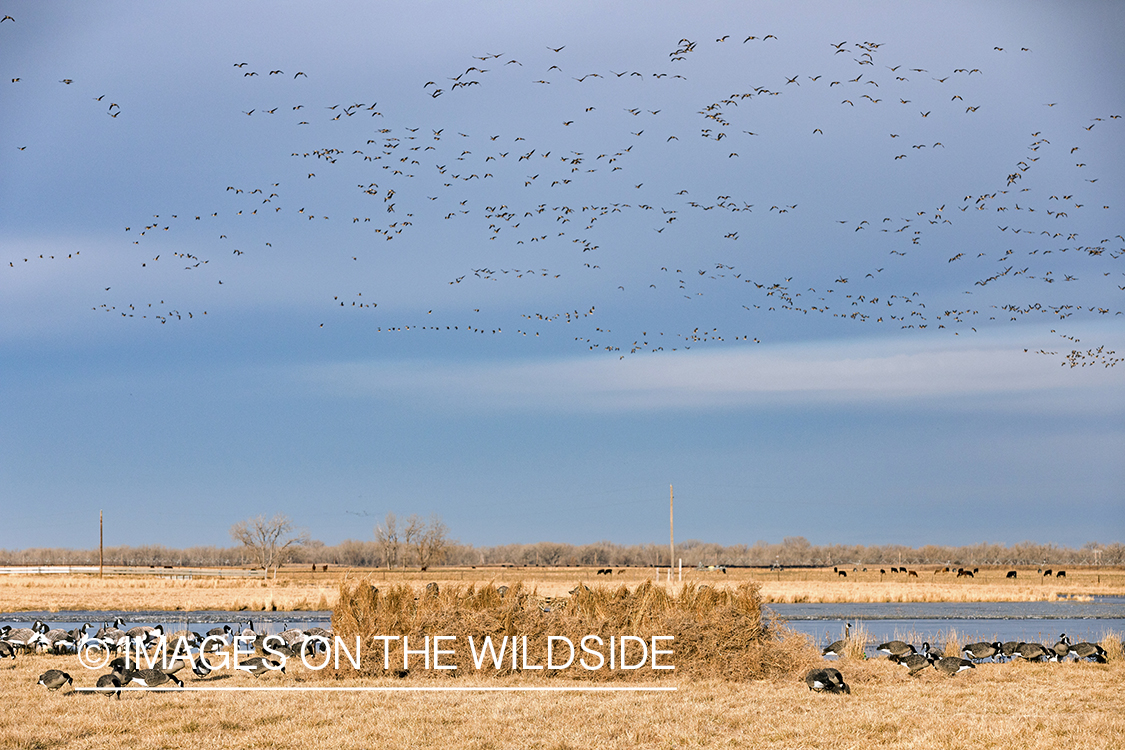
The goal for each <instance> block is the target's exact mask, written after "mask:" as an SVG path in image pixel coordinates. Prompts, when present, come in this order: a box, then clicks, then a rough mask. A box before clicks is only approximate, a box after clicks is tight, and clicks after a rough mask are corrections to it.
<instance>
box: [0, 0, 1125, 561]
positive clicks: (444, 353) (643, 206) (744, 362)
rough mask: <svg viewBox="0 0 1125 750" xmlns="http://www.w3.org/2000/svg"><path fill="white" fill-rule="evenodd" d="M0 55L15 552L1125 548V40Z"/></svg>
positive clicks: (432, 24)
mask: <svg viewBox="0 0 1125 750" xmlns="http://www.w3.org/2000/svg"><path fill="white" fill-rule="evenodd" d="M0 15H10V16H11V17H12V20H8V21H4V22H2V23H0V398H2V399H3V404H4V409H3V417H2V418H0V456H2V458H0V499H2V501H3V506H4V510H5V517H6V523H5V524H4V525H3V528H0V547H7V548H22V547H31V546H91V545H93V544H95V543H96V530H95V528H94V527H95V523H96V517H97V511H98V510H99V509H104V510H105V512H106V517H107V528H108V529H109V531H107V543H112V544H145V543H162V544H166V545H171V546H187V545H193V544H220V545H225V544H228V543H229V536H228V533H227V530H228V529H229V527H230V525H231V524H232V523H234V522H235V521H238V520H240V519H242V518H245V517H248V516H250V515H255V514H258V513H267V514H272V513H274V512H285V513H288V514H289V515H290V516H291V517H293V519H294V520H295V521H296V522H297V523H298V524H299V525H302V526H305V527H307V528H308V530H309V532H310V533H311V534H312V535H313V536H314V537H315V538H318V539H321V540H323V541H325V542H327V543H335V542H338V541H340V540H343V539H345V538H370V537H371V535H372V526H373V525H374V523H375V522H376V521H377V519H379V518H381V517H382V516H383V515H384V514H385V513H386V512H388V511H393V512H395V513H397V514H399V515H408V514H410V513H415V512H416V513H420V514H423V515H428V514H429V513H431V512H437V513H439V514H440V515H442V517H443V518H444V519H445V521H446V522H447V524H448V525H449V526H450V528H451V530H452V531H453V533H454V535H455V536H457V537H459V538H460V539H461V540H462V541H464V542H468V543H473V544H499V543H506V542H534V541H540V540H554V541H565V542H575V543H581V542H588V541H595V540H599V539H610V540H613V541H618V542H623V543H636V542H647V541H662V540H663V539H665V538H666V536H665V535H666V526H665V525H666V521H667V517H666V511H665V502H666V499H667V491H668V485H669V484H673V485H675V488H676V496H677V536H678V537H679V538H683V539H687V538H698V539H706V540H709V541H716V542H721V543H724V544H735V543H753V542H755V541H757V540H759V539H764V540H769V541H779V540H780V539H781V538H782V537H785V536H796V535H801V536H806V537H808V538H809V539H810V540H811V541H813V542H816V543H832V542H840V543H893V542H901V543H906V544H912V545H921V544H926V543H937V544H968V543H974V542H978V541H999V542H1007V543H1012V542H1018V541H1022V540H1026V539H1030V540H1035V541H1041V542H1055V543H1058V544H1066V545H1081V544H1083V543H1085V542H1087V541H1092V540H1097V541H1101V542H1111V541H1120V540H1121V538H1122V529H1125V496H1123V491H1122V486H1123V483H1122V480H1125V468H1123V467H1125V462H1123V461H1122V460H1121V456H1122V455H1125V436H1123V429H1122V428H1123V425H1125V420H1123V416H1125V388H1123V387H1122V375H1123V373H1125V370H1122V368H1121V367H1106V366H1105V365H1106V364H1107V363H1111V362H1113V361H1115V360H1116V358H1117V357H1119V356H1125V355H1121V354H1118V353H1119V352H1122V353H1125V336H1123V335H1122V330H1123V328H1122V322H1121V319H1120V318H1118V317H1117V315H1116V314H1117V313H1118V312H1119V311H1123V310H1125V307H1123V305H1122V300H1123V295H1125V291H1123V289H1125V274H1123V271H1125V268H1123V266H1122V260H1123V259H1122V254H1123V253H1125V239H1122V236H1121V235H1123V234H1125V220H1123V218H1125V212H1123V210H1122V208H1123V207H1125V185H1123V184H1122V175H1125V158H1123V156H1125V154H1123V150H1122V144H1123V143H1125V139H1123V134H1125V130H1123V128H1125V119H1119V118H1117V117H1115V116H1116V115H1125V91H1123V84H1122V81H1125V65H1123V61H1125V54H1123V53H1122V51H1121V45H1120V43H1119V41H1118V40H1119V38H1120V33H1121V32H1122V30H1123V29H1125V9H1122V8H1121V7H1120V6H1119V5H1118V4H1115V3H1079V4H1065V5H1063V4H1054V3H989V4H987V5H985V6H984V7H979V4H969V3H963V4H958V3H952V4H949V3H946V4H940V5H937V4H911V5H903V4H901V3H878V2H872V3H861V4H852V3H849V4H847V5H846V6H845V5H842V4H828V3H805V4H801V5H795V4H783V3H776V4H747V3H691V4H676V3H655V4H654V3H614V4H611V5H610V7H609V8H606V7H605V4H602V3H581V2H578V3H568V4H565V6H557V5H550V4H542V5H540V4H534V3H527V4H512V3H503V2H496V3H463V4H459V3H446V2H429V3H410V4H370V3H334V4H332V6H331V7H330V8H327V9H326V8H324V7H323V6H314V5H312V4H305V3H296V2H293V3H239V4H236V5H234V6H231V5H230V4H221V3H209V2H193V3H161V4H158V5H157V6H155V7H154V6H152V5H151V4H149V3H135V2H109V3H99V4H97V7H94V6H91V5H89V4H84V3H55V4H49V5H47V4H42V3H32V2H10V1H9V2H4V3H0ZM748 37H753V38H748ZM720 40H721V41H720ZM997 47H999V48H1000V49H996V48H997ZM556 50H557V51H556ZM243 63H245V65H243ZM274 71H280V72H274ZM251 74H254V75H251ZM13 79H18V80H13ZM65 81H70V82H69V83H66V82H65ZM439 90H440V92H439ZM435 94H436V95H435ZM197 217H198V218H197ZM1017 230H1018V231H1017ZM1098 347H1102V349H1101V350H1100V351H1099V350H1098ZM1072 351H1076V352H1078V353H1079V354H1077V355H1072V357H1071V359H1070V360H1068V359H1067V355H1068V354H1069V353H1071V352H1072ZM1071 361H1073V362H1075V363H1077V364H1078V365H1080V366H1077V367H1071V366H1070V363H1071Z"/></svg>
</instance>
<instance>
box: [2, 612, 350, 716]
mask: <svg viewBox="0 0 1125 750" xmlns="http://www.w3.org/2000/svg"><path fill="white" fill-rule="evenodd" d="M90 629H91V626H90V623H85V624H84V625H82V626H80V627H78V628H75V629H73V630H69V631H68V630H64V629H62V628H52V627H50V626H49V625H48V624H46V623H44V622H42V621H38V620H37V621H36V622H34V623H32V626H31V627H30V628H13V627H12V626H11V625H5V626H4V627H3V628H0V659H11V660H15V659H16V655H17V654H18V653H27V652H36V651H41V652H46V653H52V654H59V655H63V654H72V655H73V654H77V653H78V651H79V649H81V650H82V651H83V654H84V658H86V659H88V660H93V661H99V660H100V661H105V662H106V664H105V667H106V668H108V669H109V670H110V671H109V672H106V673H104V674H102V675H100V676H99V677H98V679H97V681H96V683H95V686H94V687H93V688H89V687H80V688H77V690H79V691H82V692H93V693H102V694H105V695H107V696H112V697H117V698H120V697H121V688H159V687H170V686H172V685H175V686H176V687H183V686H184V680H183V679H182V678H181V677H180V676H179V675H178V673H185V674H186V673H187V672H191V673H192V674H194V675H195V677H196V678H199V679H203V678H207V677H208V676H210V675H211V673H212V671H214V670H215V669H220V668H222V666H223V665H224V663H225V665H228V666H229V665H231V661H230V660H229V659H227V660H225V662H224V658H223V657H225V656H229V652H230V651H231V649H232V646H234V647H237V648H238V649H239V658H238V666H237V667H233V668H234V669H238V670H240V671H243V672H247V673H249V674H251V675H253V676H254V677H259V676H260V675H263V674H266V673H269V672H280V673H282V674H284V673H285V660H286V659H288V658H290V657H298V658H299V657H300V656H301V655H302V654H311V653H314V652H316V651H319V650H322V649H323V648H324V645H322V644H326V643H328V642H330V641H331V638H332V632H331V631H329V630H326V629H324V628H320V627H313V628H308V629H300V628H290V627H288V626H283V628H282V630H281V632H279V633H273V634H270V633H266V632H259V631H257V630H255V628H254V621H253V620H249V621H247V623H246V625H245V626H242V625H239V626H238V627H236V628H232V627H231V626H230V625H223V626H220V627H215V628H212V629H211V630H209V631H208V632H207V633H206V634H201V633H197V632H195V631H189V630H180V631H176V632H174V633H171V634H165V632H164V627H163V626H162V625H154V626H149V625H138V626H135V627H132V628H129V627H127V626H126V624H125V622H124V621H123V620H122V619H121V618H120V617H119V618H117V619H116V620H115V621H114V622H113V624H112V625H111V624H108V623H106V624H104V625H103V626H102V627H100V628H98V629H97V630H96V631H94V632H93V633H92V634H91V632H90ZM236 637H238V638H239V640H238V642H237V643H236V642H235V640H234V639H235V638H236ZM162 646H163V648H161V647H162ZM138 647H139V648H140V650H141V651H143V652H144V654H145V656H144V657H142V656H140V654H139V653H138ZM256 653H257V654H258V655H251V654H256ZM115 654H122V655H120V656H116V657H115V658H112V659H111V658H110V657H111V656H114V655H115ZM158 654H159V656H157V655H158ZM150 656H151V662H152V663H149V662H150ZM273 656H280V657H281V658H280V659H276V658H271V657H273ZM231 658H233V657H231ZM146 665H147V666H146ZM37 684H39V685H43V686H45V687H46V688H47V689H48V690H58V689H60V688H62V687H63V686H70V687H71V688H74V678H73V676H72V675H71V674H70V673H69V672H65V671H63V670H61V669H49V670H47V671H46V672H44V673H43V674H42V675H40V676H39V680H38V683H37Z"/></svg>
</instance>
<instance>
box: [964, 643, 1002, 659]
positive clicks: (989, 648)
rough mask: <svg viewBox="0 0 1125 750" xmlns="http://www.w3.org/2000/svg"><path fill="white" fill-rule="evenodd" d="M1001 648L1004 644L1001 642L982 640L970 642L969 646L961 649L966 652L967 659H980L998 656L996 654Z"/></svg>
mask: <svg viewBox="0 0 1125 750" xmlns="http://www.w3.org/2000/svg"><path fill="white" fill-rule="evenodd" d="M1001 648H1003V644H1002V643H1000V642H996V643H984V642H983V641H982V642H980V643H970V644H969V645H968V646H965V647H964V648H963V649H961V652H962V653H963V654H965V658H967V659H973V660H980V659H989V658H991V657H993V656H996V654H998V653H1000V649H1001Z"/></svg>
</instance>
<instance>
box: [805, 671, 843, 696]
mask: <svg viewBox="0 0 1125 750" xmlns="http://www.w3.org/2000/svg"><path fill="white" fill-rule="evenodd" d="M805 684H806V685H808V686H809V690H815V691H816V692H818V693H820V692H825V693H850V692H851V691H852V689H851V688H850V687H848V684H847V683H846V682H844V676H843V675H842V674H840V670H838V669H832V668H831V667H828V668H826V669H813V670H810V671H809V673H808V674H806V675H805Z"/></svg>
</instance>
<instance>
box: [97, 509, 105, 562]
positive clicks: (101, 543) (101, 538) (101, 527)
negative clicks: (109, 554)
mask: <svg viewBox="0 0 1125 750" xmlns="http://www.w3.org/2000/svg"><path fill="white" fill-rule="evenodd" d="M104 574H105V522H104V521H103V519H102V511H100V510H99V511H98V578H102V577H103V576H104Z"/></svg>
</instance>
